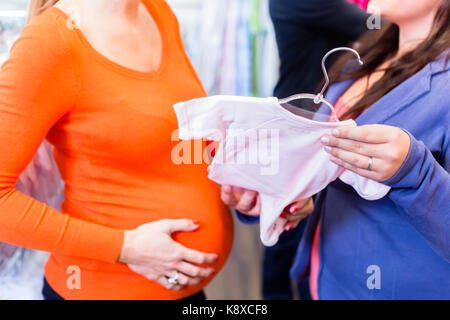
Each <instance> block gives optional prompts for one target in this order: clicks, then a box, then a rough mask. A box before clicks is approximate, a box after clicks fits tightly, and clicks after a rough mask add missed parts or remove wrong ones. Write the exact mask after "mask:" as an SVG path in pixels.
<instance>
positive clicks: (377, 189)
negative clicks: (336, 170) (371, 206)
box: [339, 170, 391, 201]
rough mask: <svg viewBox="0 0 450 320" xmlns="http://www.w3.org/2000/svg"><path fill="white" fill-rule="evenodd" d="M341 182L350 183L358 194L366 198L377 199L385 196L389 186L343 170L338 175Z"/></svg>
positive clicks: (389, 188)
mask: <svg viewBox="0 0 450 320" xmlns="http://www.w3.org/2000/svg"><path fill="white" fill-rule="evenodd" d="M339 179H341V180H342V181H343V182H345V183H346V184H348V185H351V186H352V187H353V189H355V190H356V192H358V194H359V195H360V196H361V197H362V198H364V199H366V200H371V201H372V200H378V199H381V198H383V197H384V196H386V195H387V194H388V193H389V191H390V190H391V187H389V186H386V185H384V184H381V183H379V182H376V181H374V180H370V179H367V178H364V177H362V176H360V175H359V174H356V173H354V172H352V171H349V170H345V171H344V173H342V175H341V176H340V177H339Z"/></svg>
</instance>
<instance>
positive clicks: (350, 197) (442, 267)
mask: <svg viewBox="0 0 450 320" xmlns="http://www.w3.org/2000/svg"><path fill="white" fill-rule="evenodd" d="M449 80H450V73H449V64H446V63H445V60H444V59H439V60H437V61H435V62H433V63H430V64H428V65H427V66H425V67H424V68H423V69H422V70H421V71H419V72H418V73H417V74H415V75H414V76H413V77H411V78H410V79H408V80H406V81H405V82H403V83H402V84H401V85H399V86H398V87H396V88H395V89H394V90H392V91H391V92H389V93H388V94H386V95H385V96H384V97H383V98H382V99H380V100H379V101H378V102H377V103H375V104H374V105H373V106H372V107H370V108H369V109H368V110H367V111H366V112H364V113H363V114H362V115H361V116H360V117H358V118H357V119H356V122H357V123H358V125H365V124H385V125H390V126H395V127H399V128H402V129H404V130H405V131H407V132H408V133H409V134H410V137H411V148H410V150H409V154H408V156H407V159H406V161H405V162H404V164H403V166H402V167H401V168H400V170H399V171H398V172H397V173H396V174H395V176H394V177H392V178H391V179H390V180H388V181H386V182H384V183H385V184H386V185H389V186H391V187H392V189H391V191H390V192H389V194H388V195H387V196H385V197H384V198H382V199H380V200H377V201H367V200H364V199H363V198H361V197H359V196H358V194H357V193H356V192H355V191H354V190H353V188H351V187H350V186H348V185H346V184H344V183H343V182H341V181H340V180H339V179H338V180H336V181H334V182H332V183H331V184H330V185H329V186H328V187H327V188H326V189H325V190H323V191H322V192H320V193H319V194H318V195H317V198H316V201H315V211H314V213H313V214H312V215H311V217H310V219H309V221H308V224H307V226H306V230H305V234H304V236H303V238H302V240H301V242H300V245H299V248H298V252H297V256H296V258H295V263H294V266H293V268H292V270H291V276H292V277H293V278H294V279H296V280H301V279H304V278H306V277H307V276H308V275H309V264H310V254H311V245H312V242H313V235H314V231H315V228H316V226H317V223H318V220H319V217H320V218H321V225H320V240H319V257H320V267H319V276H318V277H319V278H318V295H319V298H320V299H450V245H449V242H450V175H449V171H450V81H449ZM351 83H352V81H344V82H341V83H338V84H335V85H333V86H332V87H331V88H330V89H329V92H328V96H327V98H328V100H329V101H331V102H332V103H335V102H336V100H337V99H338V97H340V96H341V95H342V93H343V92H344V91H345V90H346V89H347V88H348V87H349V86H350V85H351ZM390 151H391V150H386V152H390ZM274 263H276V261H274Z"/></svg>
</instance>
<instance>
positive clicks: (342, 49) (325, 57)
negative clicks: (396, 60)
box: [314, 47, 364, 104]
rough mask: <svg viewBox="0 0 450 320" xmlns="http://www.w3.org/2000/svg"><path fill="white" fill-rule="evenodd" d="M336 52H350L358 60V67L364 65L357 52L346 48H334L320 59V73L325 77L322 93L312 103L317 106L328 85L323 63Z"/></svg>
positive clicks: (328, 81)
mask: <svg viewBox="0 0 450 320" xmlns="http://www.w3.org/2000/svg"><path fill="white" fill-rule="evenodd" d="M337 51H350V52H352V53H354V54H355V56H356V57H357V58H358V62H359V64H360V65H363V64H364V62H363V61H362V60H361V56H360V55H359V53H358V51H356V50H355V49H352V48H347V47H340V48H335V49H333V50H331V51H329V52H328V53H327V54H326V55H325V56H324V57H323V59H322V71H323V75H324V76H325V85H324V86H323V88H322V91H321V92H320V93H319V94H318V95H317V96H316V98H315V99H314V103H316V104H319V103H320V102H321V101H322V99H323V94H324V93H325V90H327V88H328V85H329V84H330V78H329V77H328V71H327V68H326V66H325V62H326V61H327V59H328V57H329V56H330V55H332V54H333V53H335V52H337Z"/></svg>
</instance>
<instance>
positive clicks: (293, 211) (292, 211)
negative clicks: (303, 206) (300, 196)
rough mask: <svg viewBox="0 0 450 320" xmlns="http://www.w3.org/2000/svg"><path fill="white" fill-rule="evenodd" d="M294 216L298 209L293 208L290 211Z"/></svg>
mask: <svg viewBox="0 0 450 320" xmlns="http://www.w3.org/2000/svg"><path fill="white" fill-rule="evenodd" d="M289 211H290V212H291V213H292V214H294V213H296V212H297V211H298V208H296V207H291V209H290V210H289Z"/></svg>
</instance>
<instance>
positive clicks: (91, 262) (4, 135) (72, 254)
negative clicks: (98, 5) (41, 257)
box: [0, 0, 233, 299]
mask: <svg viewBox="0 0 450 320" xmlns="http://www.w3.org/2000/svg"><path fill="white" fill-rule="evenodd" d="M143 2H144V4H145V5H146V6H147V8H148V9H149V11H150V12H151V14H152V15H153V17H154V19H155V21H156V23H157V25H158V27H159V29H160V32H161V35H162V38H163V58H162V62H161V65H160V67H159V69H158V70H157V71H155V72H151V73H146V72H138V71H134V70H131V69H128V68H126V67H124V66H121V65H119V64H116V63H114V62H112V61H111V60H109V59H107V58H106V57H104V56H103V55H101V54H100V53H99V52H98V51H96V50H95V49H94V48H93V47H91V46H90V44H89V42H88V41H87V40H86V38H84V37H83V35H82V33H81V32H80V31H79V30H78V29H75V30H73V29H71V28H68V17H67V16H66V15H65V14H64V13H63V12H62V11H60V10H59V9H57V8H51V9H49V10H47V11H46V12H45V13H43V14H42V15H40V16H38V17H37V18H35V19H34V20H33V21H32V23H31V24H29V25H28V26H27V27H26V28H25V29H24V30H23V32H22V35H21V37H20V38H19V40H18V41H17V42H16V43H15V45H14V46H13V48H12V50H11V55H10V59H9V60H8V61H7V62H6V63H5V64H4V66H3V68H2V70H1V72H0V142H1V143H0V241H4V242H9V243H12V244H16V245H20V246H24V247H28V248H33V249H39V250H45V251H50V252H51V253H52V254H51V255H50V258H49V260H48V261H47V264H46V266H45V275H46V277H47V280H48V282H49V283H50V285H51V286H52V288H53V289H54V290H55V291H56V292H57V293H59V294H60V295H61V296H62V297H64V298H66V299H180V298H184V297H187V296H189V295H192V294H195V293H196V292H199V291H200V290H201V289H202V288H203V287H204V286H205V285H206V284H207V283H208V281H204V283H202V284H201V285H199V286H195V287H188V288H186V289H183V290H181V291H170V290H167V289H164V288H163V287H161V286H160V285H159V284H157V283H155V282H152V281H150V280H147V279H146V278H144V277H143V276H140V275H138V274H136V273H134V272H132V271H131V270H130V269H129V268H128V267H127V266H126V265H125V264H121V263H116V262H115V261H116V259H117V258H118V256H119V253H120V251H121V247H122V243H123V237H124V230H128V229H134V228H136V227H138V226H139V225H141V224H144V223H148V222H152V221H156V220H160V219H165V218H168V219H180V218H189V219H193V220H195V221H198V222H199V223H200V229H199V230H198V231H196V232H193V233H178V234H176V235H174V238H175V239H176V240H177V241H179V242H180V243H181V244H183V245H185V246H187V247H190V248H193V249H196V250H200V251H203V252H211V253H217V254H218V255H219V257H220V258H219V261H218V262H217V263H216V264H214V265H213V267H215V268H216V269H220V268H221V267H222V266H223V264H224V263H225V261H226V259H227V257H228V255H229V253H230V251H231V246H232V238H233V223H232V219H231V215H230V212H229V210H228V209H227V208H226V207H225V206H224V205H223V204H222V203H221V201H220V198H219V190H218V186H217V185H215V184H214V183H213V182H211V181H209V180H208V179H207V172H206V167H205V166H206V165H205V164H201V165H176V164H174V163H173V162H172V160H171V152H172V149H173V147H174V146H175V145H176V144H177V143H178V141H172V139H171V137H172V134H173V132H174V131H175V130H176V129H177V120H176V116H175V113H174V111H173V109H172V105H173V104H175V103H177V102H180V101H183V100H188V99H192V98H196V97H202V96H205V92H204V90H203V88H202V85H201V83H200V81H199V79H198V77H197V75H196V73H195V71H194V70H193V68H192V66H191V64H190V62H189V60H188V58H187V56H186V54H185V51H184V47H183V44H182V41H181V38H180V35H179V30H178V22H177V20H176V18H175V16H174V15H173V13H172V12H171V10H170V8H169V7H168V5H167V4H166V3H165V2H164V1H162V0H147V1H143ZM175 137H177V135H176V134H175ZM45 138H47V139H48V141H50V142H51V143H52V144H53V146H54V156H55V159H56V161H57V164H58V167H59V170H60V172H61V176H62V177H63V180H64V182H65V201H64V203H63V206H62V213H60V212H58V211H56V210H54V209H52V208H50V207H48V206H46V205H44V204H43V203H40V202H38V201H36V200H34V199H32V198H30V197H27V196H25V195H23V194H21V193H19V192H18V191H16V190H15V184H16V182H17V180H18V177H19V175H20V173H21V172H22V171H23V170H24V169H25V168H26V166H27V164H28V163H29V162H30V161H31V159H32V158H33V155H34V153H35V152H36V150H37V149H38V147H39V145H40V144H41V143H42V141H43V140H44V139H45ZM70 266H78V267H80V269H81V289H70V288H68V286H67V285H66V283H67V279H68V277H69V276H70V274H68V272H70V268H69V267H70ZM208 280H211V279H208Z"/></svg>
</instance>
